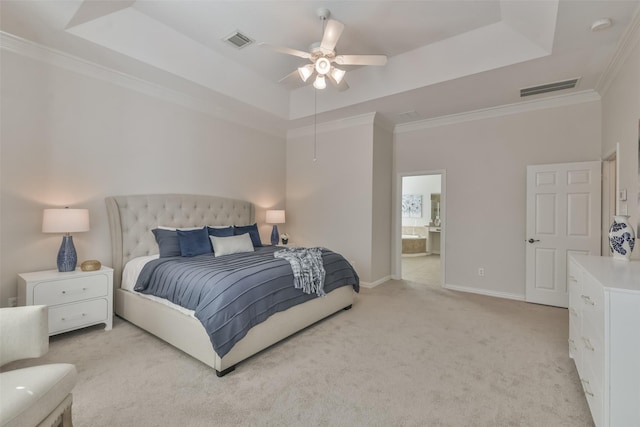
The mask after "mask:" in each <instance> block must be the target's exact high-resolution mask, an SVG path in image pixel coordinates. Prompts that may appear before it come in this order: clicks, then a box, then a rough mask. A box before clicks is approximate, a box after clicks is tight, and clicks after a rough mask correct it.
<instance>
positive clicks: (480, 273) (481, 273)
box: [478, 267, 484, 277]
mask: <svg viewBox="0 0 640 427" xmlns="http://www.w3.org/2000/svg"><path fill="white" fill-rule="evenodd" d="M478 276H480V277H484V267H480V268H479V269H478Z"/></svg>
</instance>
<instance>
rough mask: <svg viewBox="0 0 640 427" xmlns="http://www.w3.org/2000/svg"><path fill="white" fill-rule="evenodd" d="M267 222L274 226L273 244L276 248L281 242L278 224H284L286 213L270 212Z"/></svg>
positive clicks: (272, 232) (272, 233) (272, 231)
mask: <svg viewBox="0 0 640 427" xmlns="http://www.w3.org/2000/svg"><path fill="white" fill-rule="evenodd" d="M266 222H267V224H273V229H272V230H271V244H272V245H274V246H275V245H277V244H278V241H279V240H280V233H278V225H277V224H284V211H283V210H268V211H267V219H266Z"/></svg>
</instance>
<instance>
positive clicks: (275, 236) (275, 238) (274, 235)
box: [271, 224, 280, 246]
mask: <svg viewBox="0 0 640 427" xmlns="http://www.w3.org/2000/svg"><path fill="white" fill-rule="evenodd" d="M279 241H280V233H278V226H277V225H276V224H273V229H272V230H271V244H272V245H273V246H275V245H277V244H278V242H279Z"/></svg>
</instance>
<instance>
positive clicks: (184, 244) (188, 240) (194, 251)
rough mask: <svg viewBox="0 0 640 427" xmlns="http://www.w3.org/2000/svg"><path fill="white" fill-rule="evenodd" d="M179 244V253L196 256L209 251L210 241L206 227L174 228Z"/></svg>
mask: <svg viewBox="0 0 640 427" xmlns="http://www.w3.org/2000/svg"><path fill="white" fill-rule="evenodd" d="M176 233H178V242H179V244H180V255H182V256H196V255H202V254H210V253H211V243H210V242H209V233H208V232H207V228H206V227H202V228H200V229H199V230H188V231H186V230H176Z"/></svg>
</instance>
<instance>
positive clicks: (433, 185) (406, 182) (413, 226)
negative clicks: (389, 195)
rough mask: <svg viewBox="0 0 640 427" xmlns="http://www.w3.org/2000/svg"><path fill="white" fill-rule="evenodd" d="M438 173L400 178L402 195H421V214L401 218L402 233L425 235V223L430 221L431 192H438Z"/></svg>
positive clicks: (439, 182)
mask: <svg viewBox="0 0 640 427" xmlns="http://www.w3.org/2000/svg"><path fill="white" fill-rule="evenodd" d="M440 188H441V177H440V175H419V176H405V177H403V178H402V195H403V196H404V195H421V196H422V216H421V217H419V218H404V217H403V218H402V234H417V235H419V236H424V235H426V230H425V228H424V226H425V225H429V222H430V221H431V194H432V193H437V194H439V193H440Z"/></svg>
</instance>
